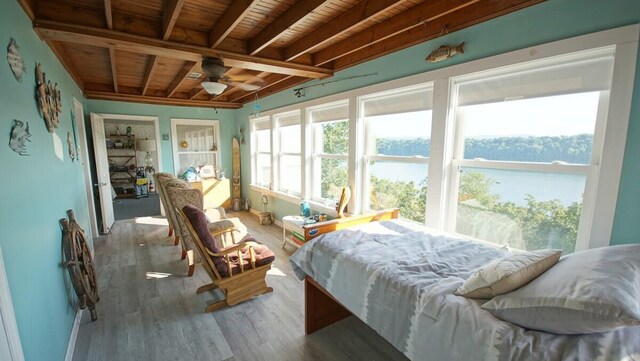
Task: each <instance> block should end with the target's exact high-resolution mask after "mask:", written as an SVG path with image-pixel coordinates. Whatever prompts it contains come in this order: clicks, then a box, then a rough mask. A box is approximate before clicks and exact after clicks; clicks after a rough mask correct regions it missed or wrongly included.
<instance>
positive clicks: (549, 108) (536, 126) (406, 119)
mask: <svg viewBox="0 0 640 361" xmlns="http://www.w3.org/2000/svg"><path fill="white" fill-rule="evenodd" d="M598 99H599V93H598V92H590V93H580V94H569V95H559V96H551V97H544V98H532V99H521V100H510V101H504V102H499V103H491V104H481V105H473V106H467V107H465V108H466V109H465V127H464V134H465V137H471V138H487V137H501V136H559V135H577V134H593V131H594V128H595V121H596V114H597V108H598ZM371 118H372V119H375V120H374V121H373V122H371V124H370V128H369V129H370V130H371V131H373V133H374V134H375V135H376V136H377V137H383V138H400V137H410V138H415V137H430V136H429V135H430V129H431V111H422V112H413V113H404V114H401V115H391V116H379V117H371ZM390 123H391V124H392V125H391V126H390Z"/></svg>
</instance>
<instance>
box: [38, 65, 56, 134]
mask: <svg viewBox="0 0 640 361" xmlns="http://www.w3.org/2000/svg"><path fill="white" fill-rule="evenodd" d="M36 100H37V101H38V111H39V112H40V115H41V116H42V118H44V120H45V123H46V124H47V130H48V131H49V133H53V132H54V131H55V128H57V127H58V123H60V118H59V115H60V112H61V111H62V99H61V97H60V90H58V83H56V84H55V85H51V81H49V82H47V75H46V74H45V73H44V72H43V71H42V66H41V64H40V63H38V64H36Z"/></svg>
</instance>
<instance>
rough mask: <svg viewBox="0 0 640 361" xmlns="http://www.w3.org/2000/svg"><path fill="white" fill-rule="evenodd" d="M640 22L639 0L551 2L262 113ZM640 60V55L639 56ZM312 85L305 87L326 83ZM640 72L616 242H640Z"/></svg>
mask: <svg viewBox="0 0 640 361" xmlns="http://www.w3.org/2000/svg"><path fill="white" fill-rule="evenodd" d="M638 22H640V3H639V2H638V1H637V0H615V1H601V0H549V1H547V2H544V3H541V4H538V5H535V6H533V7H530V8H527V9H524V10H520V11H517V12H514V13H511V14H508V15H505V16H502V17H500V18H497V19H494V20H490V21H487V22H484V23H482V24H478V25H475V26H473V27H471V28H468V29H464V30H460V31H457V32H455V33H451V34H447V35H444V36H442V37H440V38H438V39H435V40H432V41H428V42H425V43H422V44H419V45H416V46H413V47H410V48H407V49H404V50H401V51H399V52H396V53H393V54H389V55H387V56H384V57H382V58H379V59H375V60H372V61H369V62H366V63H363V64H360V65H357V66H355V67H353V68H350V69H347V70H344V71H341V72H337V73H336V74H335V75H334V77H333V78H330V79H327V80H325V81H331V80H336V79H343V78H348V77H350V76H355V75H362V74H369V73H378V74H377V75H375V76H370V77H365V78H359V79H353V80H348V81H344V82H337V83H332V84H328V85H325V86H318V87H313V88H310V89H307V90H306V91H305V92H306V96H305V97H303V98H297V97H296V96H294V94H293V91H292V90H287V91H284V92H280V93H277V94H274V95H271V96H268V97H266V98H264V99H260V100H258V103H259V104H260V105H261V106H262V111H267V110H271V109H277V108H280V107H283V106H287V105H291V104H296V103H300V102H302V101H307V100H311V99H316V98H320V97H323V96H327V95H331V94H336V93H340V92H344V91H347V90H352V89H357V88H361V87H364V86H367V85H372V84H376V83H380V82H384V81H388V80H393V79H398V78H402V77H406V76H410V75H414V74H419V73H423V72H427V71H430V70H434V69H439V68H443V67H446V66H451V65H455V64H460V63H465V62H469V61H472V60H477V59H482V58H486V57H488V56H492V55H497V54H501V53H505V52H509V51H513V50H518V49H522V48H526V47H529V46H533V45H537V44H544V43H548V42H551V41H555V40H561V39H566V38H570V37H574V36H578V35H583V34H588V33H592V32H597V31H602V30H607V29H611V28H616V27H620V26H624V25H630V24H636V23H638ZM463 41H465V42H466V45H465V53H464V54H461V55H457V56H456V57H454V58H452V59H449V60H447V61H443V62H440V63H427V62H425V61H424V58H425V57H426V56H427V55H428V54H429V53H430V52H431V51H432V50H434V49H435V48H437V47H438V46H440V45H442V44H449V45H454V44H459V43H461V42H463ZM638 59H639V60H640V56H639V58H638ZM322 82H323V81H310V82H307V83H305V84H303V85H305V86H306V85H313V84H320V83H322ZM639 88H640V71H638V70H637V71H636V76H635V91H634V97H633V104H632V112H631V118H630V124H629V132H628V137H627V145H626V151H625V158H624V167H623V174H622V179H621V184H620V192H619V194H618V205H617V211H616V219H615V224H614V230H613V238H612V243H613V244H622V243H640V237H638V236H637V235H638V234H640V222H638V219H640V207H639V206H638V204H640V145H639V144H638V141H637V139H640V90H639ZM252 107H253V102H252V103H249V104H246V105H245V106H244V107H243V108H242V109H240V110H239V111H237V112H236V121H237V123H238V126H239V127H240V126H244V127H248V124H249V121H248V118H249V116H250V115H251V114H252V113H253V108H252ZM250 170H251V167H250V154H249V149H248V147H245V148H244V149H242V188H243V194H249V198H250V199H251V201H252V204H253V205H254V207H255V206H256V205H257V204H259V203H256V202H259V201H260V195H259V194H258V193H257V192H254V191H250V190H249V183H250V179H251V178H250V175H251V174H250ZM272 203H273V206H272V211H273V212H274V213H275V215H276V217H277V218H280V217H282V216H284V215H287V214H292V213H297V212H298V211H297V205H292V204H291V203H288V202H285V201H283V200H277V201H276V200H274V201H273V202H272Z"/></svg>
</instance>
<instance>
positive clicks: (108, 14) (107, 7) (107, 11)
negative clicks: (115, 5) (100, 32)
mask: <svg viewBox="0 0 640 361" xmlns="http://www.w3.org/2000/svg"><path fill="white" fill-rule="evenodd" d="M104 17H105V19H106V21H107V29H113V12H112V11H111V0H104Z"/></svg>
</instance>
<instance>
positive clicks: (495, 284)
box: [455, 249, 562, 298]
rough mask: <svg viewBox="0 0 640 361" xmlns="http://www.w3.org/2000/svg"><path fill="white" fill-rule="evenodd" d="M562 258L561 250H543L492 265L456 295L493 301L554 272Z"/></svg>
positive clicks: (489, 264)
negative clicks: (551, 271)
mask: <svg viewBox="0 0 640 361" xmlns="http://www.w3.org/2000/svg"><path fill="white" fill-rule="evenodd" d="M561 254H562V251H559V250H553V249H541V250H537V251H529V252H522V253H517V254H513V255H510V256H508V257H506V258H502V259H497V260H495V261H491V262H489V263H487V264H486V265H484V266H483V267H482V268H480V269H479V270H477V271H476V272H475V273H474V274H473V275H471V277H469V278H468V279H467V280H466V281H465V282H464V283H463V284H462V286H460V288H458V290H456V292H455V294H456V295H458V296H464V297H468V298H491V297H493V296H497V295H500V294H503V293H507V292H511V291H513V290H515V289H518V288H520V287H522V286H524V285H526V284H527V283H529V282H531V280H533V279H534V278H536V277H538V276H539V275H541V274H542V273H543V272H544V271H546V270H548V269H549V268H551V267H552V266H553V265H554V264H556V263H557V262H558V260H559V259H560V255H561Z"/></svg>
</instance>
